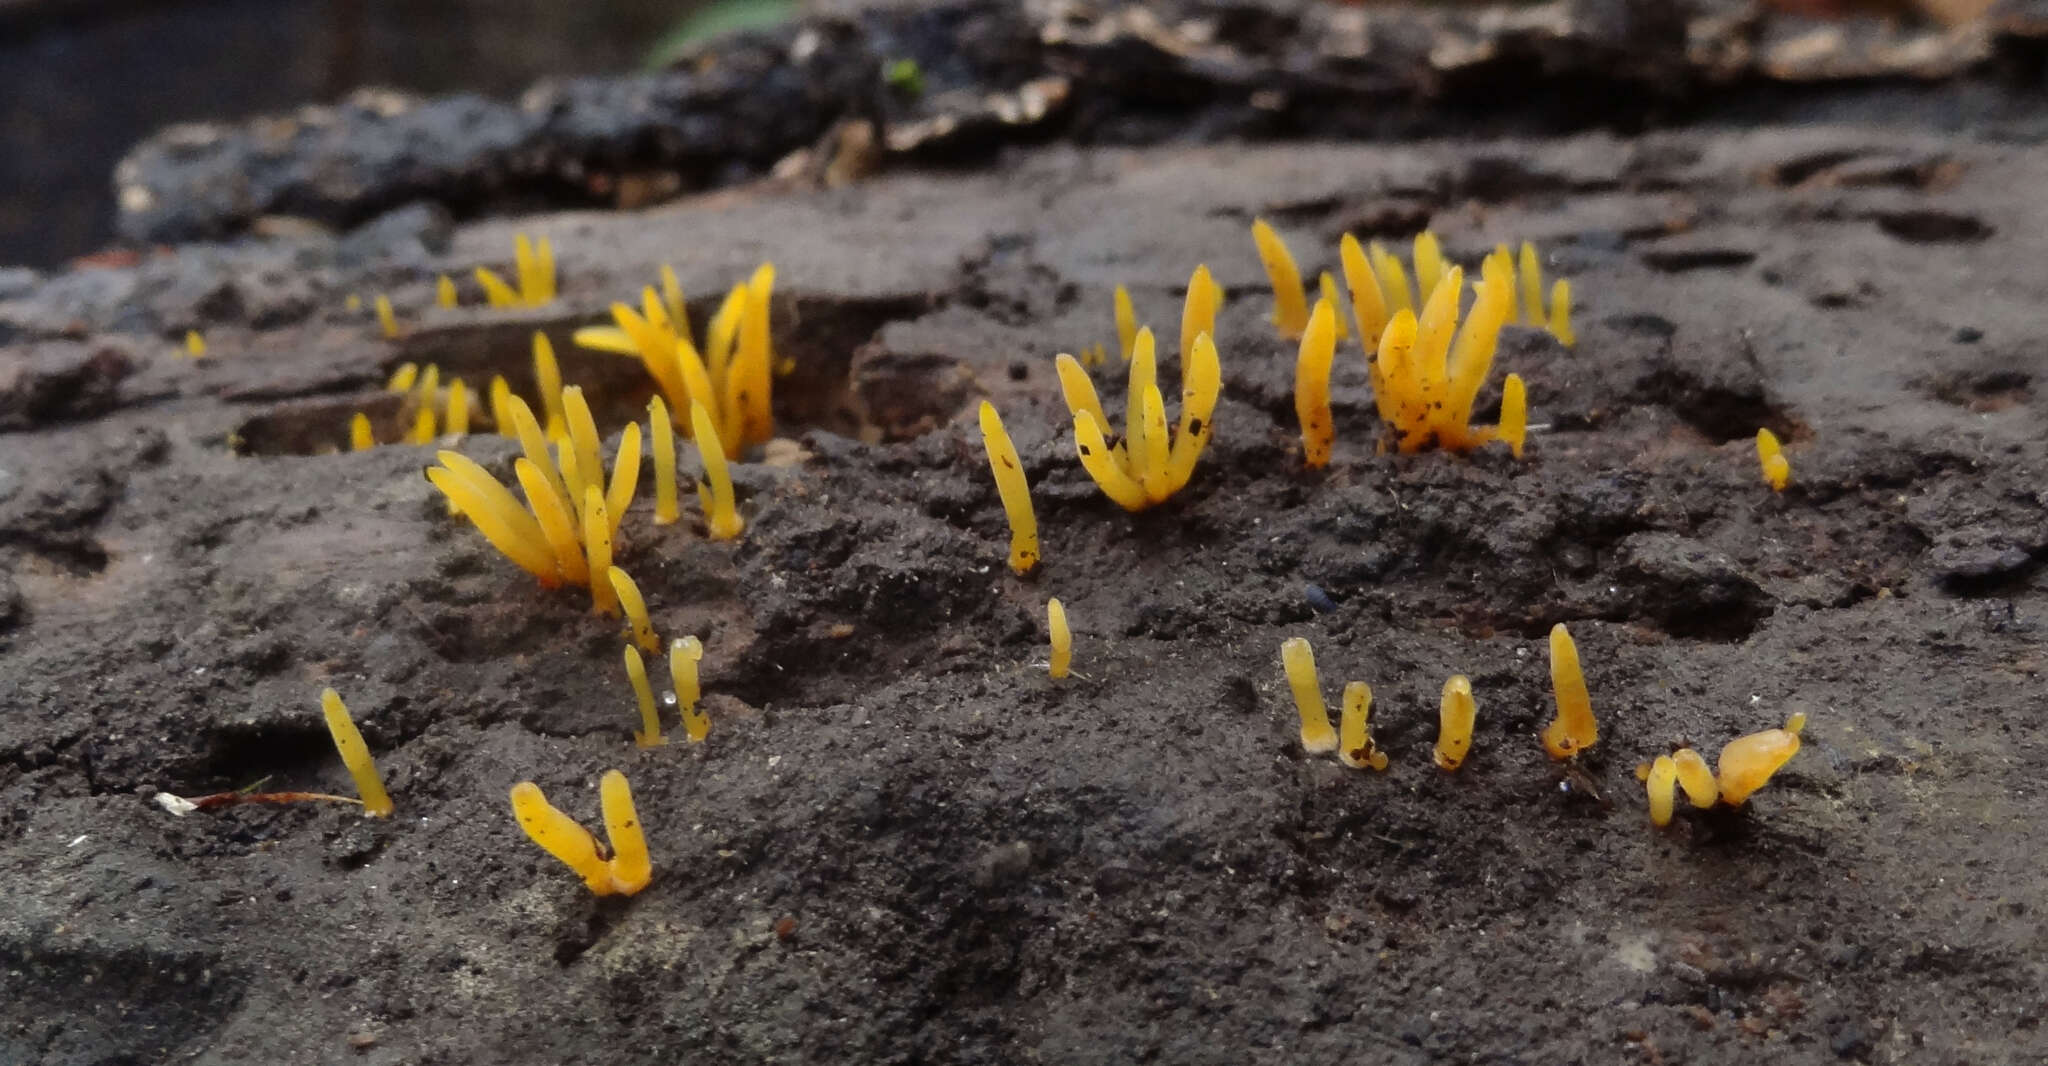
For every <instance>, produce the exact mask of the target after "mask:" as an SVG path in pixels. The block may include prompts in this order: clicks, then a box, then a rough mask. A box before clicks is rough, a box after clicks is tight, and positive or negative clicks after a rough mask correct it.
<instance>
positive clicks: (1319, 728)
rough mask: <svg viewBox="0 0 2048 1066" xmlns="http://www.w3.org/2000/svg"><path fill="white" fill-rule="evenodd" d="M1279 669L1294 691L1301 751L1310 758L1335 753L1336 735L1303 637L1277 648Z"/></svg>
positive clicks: (1312, 652) (1314, 661)
mask: <svg viewBox="0 0 2048 1066" xmlns="http://www.w3.org/2000/svg"><path fill="white" fill-rule="evenodd" d="M1280 666H1281V668H1282V669H1284V670H1286V671H1287V686H1288V687H1289V688H1291V689H1293V690H1294V709H1295V711H1297V712H1298V713H1299V714H1300V715H1301V748H1302V750H1303V751H1306V752H1308V753H1309V754H1311V755H1319V754H1321V753H1323V752H1326V751H1335V750H1337V731H1336V730H1334V729H1332V728H1330V708H1329V706H1328V705H1326V704H1325V703H1323V688H1322V682H1320V681H1319V680H1317V678H1316V653H1315V651H1314V649H1312V648H1310V647H1309V644H1308V641H1307V640H1306V639H1304V638H1302V637H1289V638H1287V640H1285V641H1283V642H1282V643H1281V645H1280Z"/></svg>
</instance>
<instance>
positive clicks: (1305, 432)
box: [1294, 275, 1337, 470]
mask: <svg viewBox="0 0 2048 1066" xmlns="http://www.w3.org/2000/svg"><path fill="white" fill-rule="evenodd" d="M1325 276H1326V277H1327V276H1328V275H1325ZM1336 324H1337V314H1336V305H1335V304H1334V303H1332V302H1331V301H1330V300H1329V299H1327V298H1326V299H1321V300H1317V301H1316V309H1315V312H1314V313H1313V314H1311V315H1310V316H1309V319H1308V329H1307V330H1306V331H1304V332H1303V333H1302V335H1301V351H1300V353H1299V354H1298V355H1296V357H1295V360H1294V414H1295V417H1296V418H1298V419H1300V420H1301V454H1302V458H1303V460H1304V461H1306V462H1307V463H1308V465H1309V468H1310V469H1312V470H1313V469H1320V468H1322V467H1325V466H1328V465H1329V463H1330V447H1331V445H1332V444H1334V443H1335V442H1336V440H1337V429H1336V426H1335V425H1334V424H1333V423H1332V422H1331V419H1330V362H1331V360H1332V359H1333V358H1334V357H1335V356H1336V354H1337V329H1336Z"/></svg>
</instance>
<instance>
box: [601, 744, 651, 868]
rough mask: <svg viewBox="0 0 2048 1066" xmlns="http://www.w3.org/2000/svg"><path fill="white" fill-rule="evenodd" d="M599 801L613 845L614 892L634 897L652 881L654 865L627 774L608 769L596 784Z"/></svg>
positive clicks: (607, 834) (605, 827)
mask: <svg viewBox="0 0 2048 1066" xmlns="http://www.w3.org/2000/svg"><path fill="white" fill-rule="evenodd" d="M597 798H598V803H599V805H600V807H601V809H602V810H603V812H604V831H605V836H606V837H607V838H609V839H610V841H611V845H612V861H611V864H610V865H611V875H612V890H613V891H615V892H617V893H618V894H619V895H622V896H630V895H633V894H634V893H636V892H638V891H640V890H641V889H643V888H646V887H647V882H648V881H650V880H652V879H653V876H654V864H653V863H652V862H651V861H649V859H648V857H647V833H646V831H645V830H644V829H642V828H641V826H640V815H639V813H638V812H637V811H635V810H634V809H633V790H632V788H631V787H629V786H628V785H627V784H626V775H625V774H622V773H620V772H618V771H617V770H606V771H605V772H604V776H603V777H601V778H598V781H597Z"/></svg>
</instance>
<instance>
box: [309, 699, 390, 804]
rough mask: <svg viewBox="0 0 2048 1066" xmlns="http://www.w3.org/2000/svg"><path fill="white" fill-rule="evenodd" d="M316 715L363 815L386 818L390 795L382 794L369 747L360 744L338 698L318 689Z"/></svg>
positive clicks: (357, 735)
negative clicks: (345, 769) (324, 726)
mask: <svg viewBox="0 0 2048 1066" xmlns="http://www.w3.org/2000/svg"><path fill="white" fill-rule="evenodd" d="M320 711H321V713H322V714H324V715H325V716H326V717H327V731H328V732H329V733H331V734H333V735H334V748H335V750H336V751H339V752H340V753H341V764H342V765H343V766H346V767H348V775H349V776H350V777H352V778H355V782H356V795H358V796H361V797H362V798H363V813H364V814H367V815H369V816H370V817H372V818H385V817H389V816H390V814H391V811H392V806H391V795H390V794H389V793H387V792H385V791H384V779H383V778H382V777H381V776H379V775H378V773H377V764H376V762H375V761H374V760H372V759H371V758H370V746H369V745H368V744H365V743H363V734H362V733H361V732H360V731H358V730H357V729H356V723H355V719H353V718H350V717H349V714H348V707H347V706H346V705H345V704H343V703H342V702H341V694H340V693H338V692H336V691H334V690H333V689H331V688H330V689H322V690H321V692H320Z"/></svg>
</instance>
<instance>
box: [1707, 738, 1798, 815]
mask: <svg viewBox="0 0 2048 1066" xmlns="http://www.w3.org/2000/svg"><path fill="white" fill-rule="evenodd" d="M1800 724H1801V725H1804V724H1805V723H1803V722H1802V723H1800ZM1797 754H1799V734H1797V733H1795V732H1792V731H1791V730H1789V729H1766V730H1764V731H1763V732H1761V733H1751V734H1749V735H1748V736H1746V737H1736V738H1735V739H1734V740H1731V741H1729V742H1728V746H1727V747H1724V748H1722V749H1721V760H1720V763H1719V767H1718V770H1719V772H1718V773H1717V774H1716V775H1715V776H1716V780H1717V781H1718V782H1719V783H1720V786H1721V802H1723V803H1726V804H1728V805H1729V806H1731V807H1740V806H1742V805H1743V803H1745V802H1746V801H1748V799H1749V797H1750V794H1751V793H1753V792H1755V791H1756V790H1757V789H1760V788H1762V787H1764V783H1765V782H1767V781H1769V780H1770V779H1771V775H1772V774H1775V773H1777V772H1778V770H1779V769H1780V768H1781V767H1783V766H1784V765H1785V764H1786V763H1788V762H1790V761H1791V760H1792V756H1794V755H1797Z"/></svg>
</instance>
